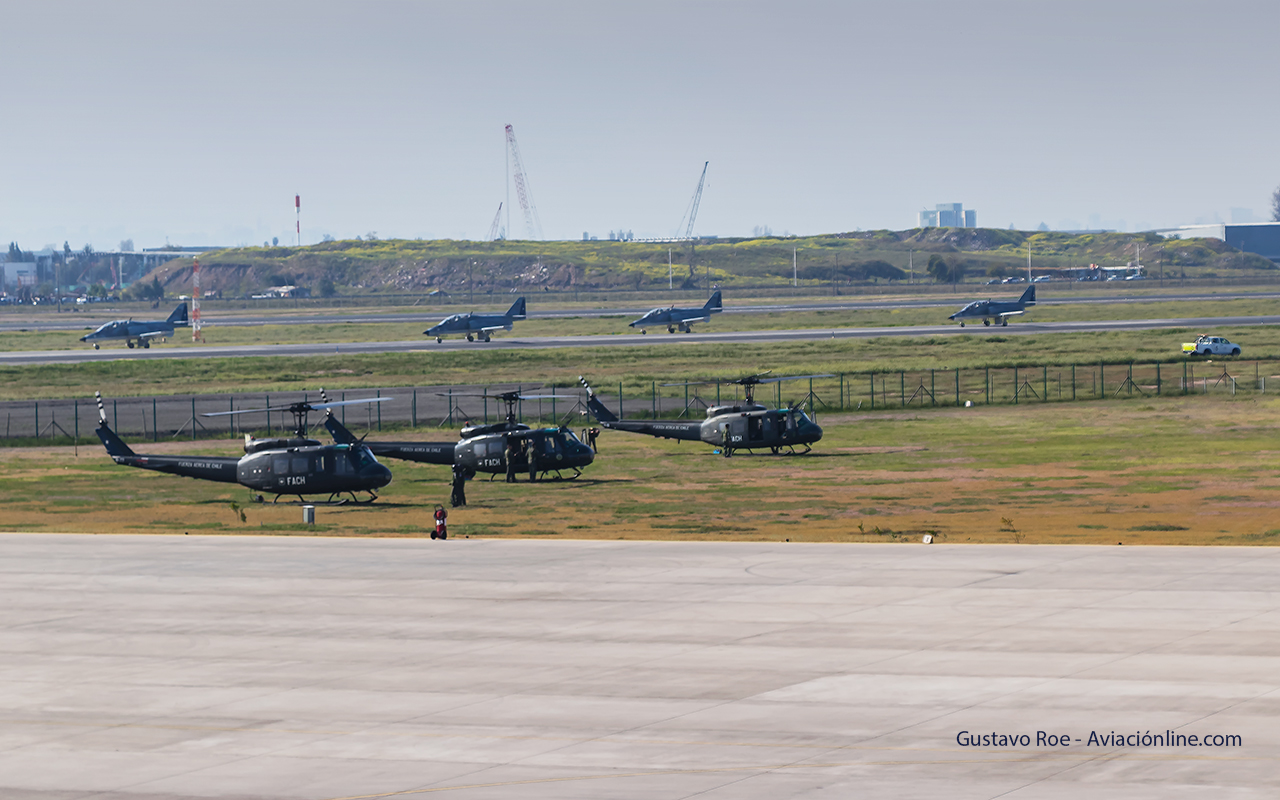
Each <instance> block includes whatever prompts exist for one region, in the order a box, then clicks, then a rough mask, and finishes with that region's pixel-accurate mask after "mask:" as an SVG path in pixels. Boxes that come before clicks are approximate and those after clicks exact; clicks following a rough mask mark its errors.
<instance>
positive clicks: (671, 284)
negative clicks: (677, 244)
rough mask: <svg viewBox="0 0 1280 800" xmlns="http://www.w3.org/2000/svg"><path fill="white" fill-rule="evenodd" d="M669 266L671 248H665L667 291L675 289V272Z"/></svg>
mask: <svg viewBox="0 0 1280 800" xmlns="http://www.w3.org/2000/svg"><path fill="white" fill-rule="evenodd" d="M672 270H673V267H672V266H671V248H670V247H668V248H667V291H670V290H672V289H674V288H676V279H675V272H673V271H672Z"/></svg>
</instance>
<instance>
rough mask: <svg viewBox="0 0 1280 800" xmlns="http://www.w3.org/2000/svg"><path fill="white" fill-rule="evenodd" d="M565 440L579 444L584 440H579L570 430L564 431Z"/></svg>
mask: <svg viewBox="0 0 1280 800" xmlns="http://www.w3.org/2000/svg"><path fill="white" fill-rule="evenodd" d="M564 438H565V440H566V441H570V442H578V443H581V442H582V440H581V439H579V438H578V436H577V434H575V433H574V432H573V431H569V430H566V431H564Z"/></svg>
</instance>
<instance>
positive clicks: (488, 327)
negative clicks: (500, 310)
mask: <svg viewBox="0 0 1280 800" xmlns="http://www.w3.org/2000/svg"><path fill="white" fill-rule="evenodd" d="M479 330H481V331H483V332H484V333H490V332H492V331H509V330H511V326H510V325H483V326H481V327H480V328H479Z"/></svg>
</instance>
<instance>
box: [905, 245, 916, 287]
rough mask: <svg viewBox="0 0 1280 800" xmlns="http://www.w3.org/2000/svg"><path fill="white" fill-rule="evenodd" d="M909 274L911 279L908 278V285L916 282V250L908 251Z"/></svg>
mask: <svg viewBox="0 0 1280 800" xmlns="http://www.w3.org/2000/svg"><path fill="white" fill-rule="evenodd" d="M907 272H908V273H909V274H910V277H908V278H907V283H915V282H916V252H915V251H914V250H908V251H907Z"/></svg>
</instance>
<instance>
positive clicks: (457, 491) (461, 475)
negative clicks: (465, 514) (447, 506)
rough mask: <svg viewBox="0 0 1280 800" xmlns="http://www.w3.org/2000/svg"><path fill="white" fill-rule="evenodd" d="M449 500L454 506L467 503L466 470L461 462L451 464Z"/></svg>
mask: <svg viewBox="0 0 1280 800" xmlns="http://www.w3.org/2000/svg"><path fill="white" fill-rule="evenodd" d="M449 502H450V503H451V504H452V505H453V507H454V508H457V507H458V506H465V505H466V504H467V470H466V468H465V467H463V466H462V465H461V464H454V465H453V494H452V495H450V497H449Z"/></svg>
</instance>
